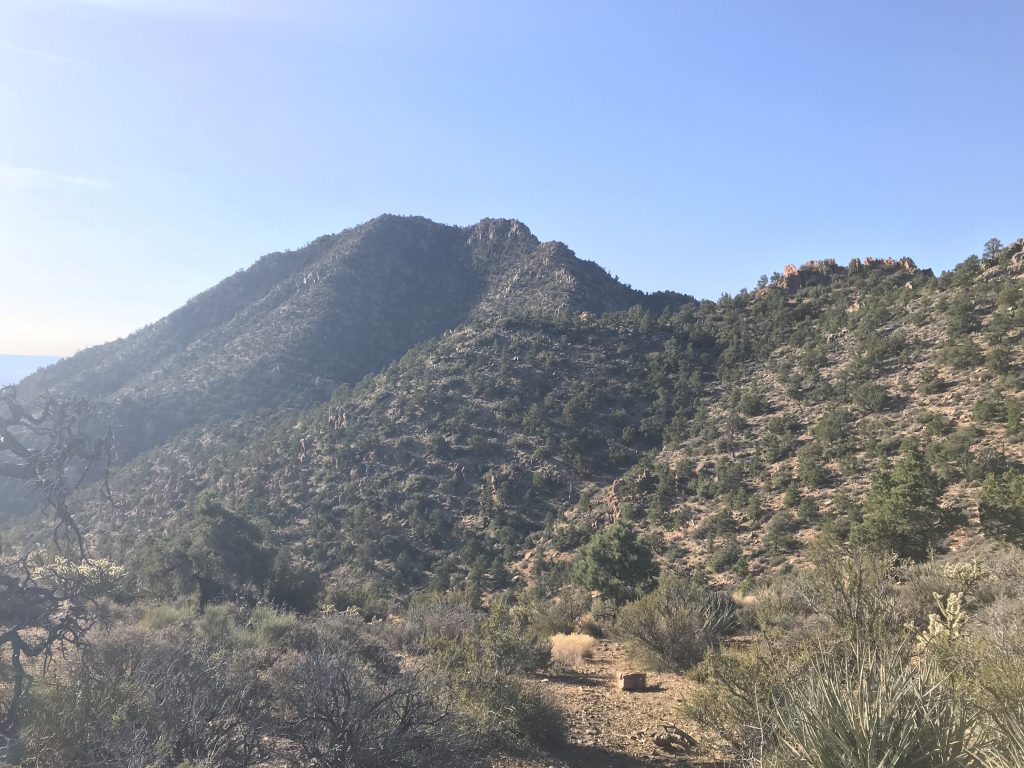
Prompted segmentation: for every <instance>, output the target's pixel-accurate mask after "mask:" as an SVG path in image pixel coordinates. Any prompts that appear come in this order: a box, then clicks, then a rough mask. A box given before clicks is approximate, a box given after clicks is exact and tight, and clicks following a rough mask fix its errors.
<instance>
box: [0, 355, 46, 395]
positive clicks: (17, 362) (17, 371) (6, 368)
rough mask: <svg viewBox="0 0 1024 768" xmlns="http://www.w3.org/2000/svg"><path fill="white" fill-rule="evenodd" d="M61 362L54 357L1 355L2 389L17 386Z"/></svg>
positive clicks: (0, 380) (0, 379)
mask: <svg viewBox="0 0 1024 768" xmlns="http://www.w3.org/2000/svg"><path fill="white" fill-rule="evenodd" d="M58 360H60V358H59V357H56V356H54V355H0V387H2V386H6V385H7V384H17V383H18V382H19V381H21V380H22V379H24V378H25V377H26V376H28V375H30V374H32V373H35V372H36V371H37V370H39V369H40V368H45V367H46V366H48V365H52V364H53V363H56V362H57V361H58Z"/></svg>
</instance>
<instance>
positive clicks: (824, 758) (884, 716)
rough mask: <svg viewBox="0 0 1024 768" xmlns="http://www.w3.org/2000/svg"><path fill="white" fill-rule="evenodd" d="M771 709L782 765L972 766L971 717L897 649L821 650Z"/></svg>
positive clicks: (941, 681) (933, 674)
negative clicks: (844, 653)
mask: <svg viewBox="0 0 1024 768" xmlns="http://www.w3.org/2000/svg"><path fill="white" fill-rule="evenodd" d="M788 687H789V688H791V690H789V691H788V692H787V694H788V695H786V696H785V697H783V700H784V701H786V705H785V706H784V707H780V708H778V709H777V710H776V713H775V717H776V720H777V722H778V733H779V751H778V754H777V756H776V757H777V759H776V761H775V764H776V765H778V766H780V767H785V768H825V767H826V766H827V768H973V767H974V766H979V765H981V764H980V763H979V762H978V760H977V759H976V758H975V757H974V752H973V749H974V746H975V731H976V728H975V726H976V720H975V717H974V715H973V714H972V712H971V710H970V708H969V707H968V706H966V704H965V702H964V701H963V700H962V699H961V698H960V697H959V696H958V695H957V693H956V692H955V691H954V690H951V689H950V688H948V687H947V680H946V679H945V678H944V677H943V676H942V675H941V674H940V673H939V672H937V671H936V670H935V669H934V668H933V667H932V666H931V665H929V664H928V663H926V662H921V663H920V664H918V665H912V664H910V663H909V662H908V660H907V659H906V658H905V656H904V654H902V653H901V652H900V651H899V650H898V649H896V650H869V649H867V648H863V647H862V648H858V649H854V651H853V652H852V653H851V654H850V655H849V657H847V658H843V657H842V655H839V656H837V655H835V653H832V652H826V651H824V650H823V651H821V652H819V653H818V654H816V656H815V657H814V658H813V659H812V661H811V663H810V664H809V665H808V667H807V668H806V670H805V672H804V674H801V675H798V676H796V677H795V678H793V679H792V680H791V681H790V682H789V684H788Z"/></svg>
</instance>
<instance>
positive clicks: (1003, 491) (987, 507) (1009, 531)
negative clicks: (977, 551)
mask: <svg viewBox="0 0 1024 768" xmlns="http://www.w3.org/2000/svg"><path fill="white" fill-rule="evenodd" d="M978 515H979V517H980V518H981V528H982V530H984V531H985V533H986V535H988V536H993V537H995V538H999V539H1003V540H1004V541H1008V542H1011V543H1012V544H1016V545H1017V546H1024V475H1022V474H1020V473H1019V472H1016V471H1014V470H1012V469H1011V470H1010V471H1009V472H1007V473H1006V474H1005V475H1003V476H1002V477H999V478H997V477H996V476H995V475H989V476H988V477H987V478H985V483H984V485H982V487H981V497H980V498H979V500H978Z"/></svg>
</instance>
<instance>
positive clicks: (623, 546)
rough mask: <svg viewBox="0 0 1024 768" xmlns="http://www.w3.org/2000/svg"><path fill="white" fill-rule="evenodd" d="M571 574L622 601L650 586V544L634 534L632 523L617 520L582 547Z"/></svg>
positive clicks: (653, 576)
mask: <svg viewBox="0 0 1024 768" xmlns="http://www.w3.org/2000/svg"><path fill="white" fill-rule="evenodd" d="M574 574H575V577H576V580H577V581H578V582H579V583H580V584H581V585H582V586H584V587H586V588H587V589H596V590H599V591H600V592H601V594H603V595H604V596H605V597H608V598H610V599H612V600H614V601H616V602H617V603H625V602H627V601H629V600H635V599H636V598H637V597H640V596H641V595H643V594H644V593H646V592H649V591H650V590H651V589H653V588H654V583H655V580H656V579H657V578H658V566H657V564H656V563H655V562H654V551H653V550H652V549H651V545H650V544H649V543H647V542H646V541H645V540H643V539H641V538H639V537H638V536H637V535H636V531H635V530H633V526H632V525H630V524H629V523H627V522H625V521H623V520H619V521H618V522H616V523H613V524H612V525H610V526H608V527H607V528H605V530H604V531H602V532H601V533H599V534H598V535H597V536H595V537H594V538H593V539H591V540H590V543H589V544H587V545H586V547H584V548H583V551H582V552H581V553H580V556H579V558H578V559H577V560H576V563H575V566H574Z"/></svg>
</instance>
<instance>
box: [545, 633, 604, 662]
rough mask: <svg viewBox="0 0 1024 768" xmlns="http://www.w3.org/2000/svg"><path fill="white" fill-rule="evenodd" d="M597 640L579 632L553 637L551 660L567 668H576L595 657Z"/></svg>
mask: <svg viewBox="0 0 1024 768" xmlns="http://www.w3.org/2000/svg"><path fill="white" fill-rule="evenodd" d="M596 647H597V640H595V639H594V638H593V637H591V636H590V635H584V634H581V633H578V632H573V633H572V634H569V635H566V634H561V633H560V634H557V635H552V636H551V660H552V661H553V662H555V663H556V664H561V665H563V666H566V667H576V666H578V665H579V664H581V663H582V662H583V660H584V659H589V658H590V657H591V656H593V655H594V648H596Z"/></svg>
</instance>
